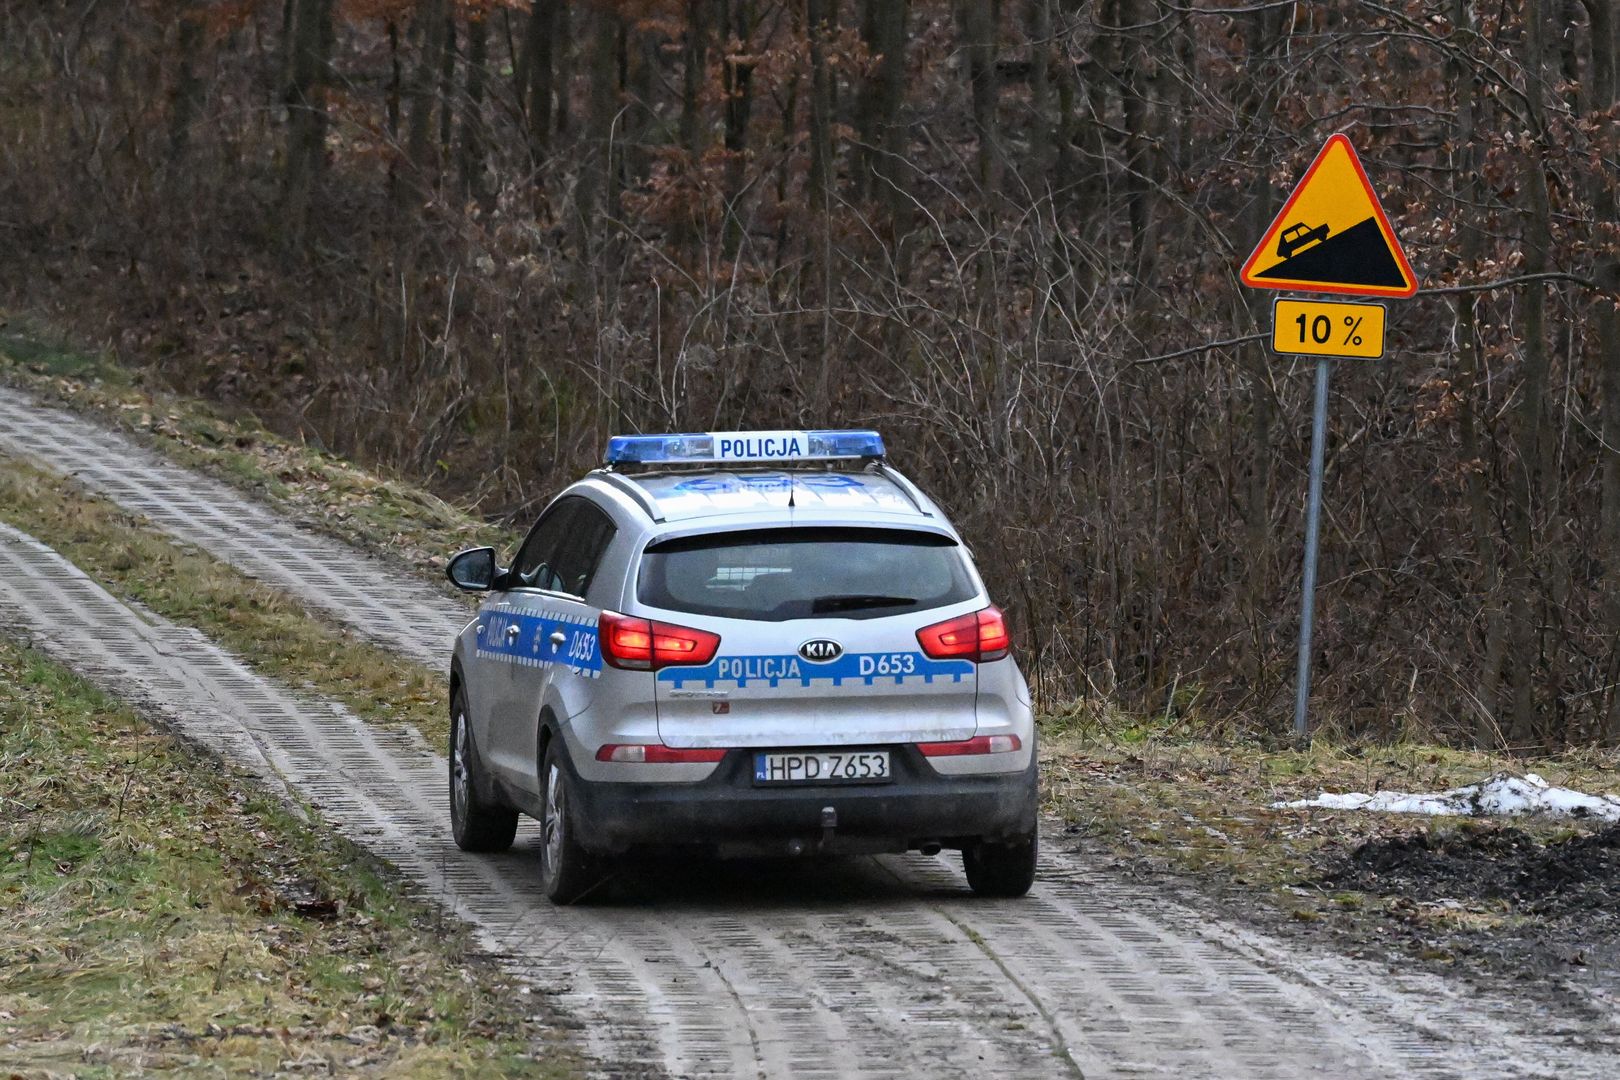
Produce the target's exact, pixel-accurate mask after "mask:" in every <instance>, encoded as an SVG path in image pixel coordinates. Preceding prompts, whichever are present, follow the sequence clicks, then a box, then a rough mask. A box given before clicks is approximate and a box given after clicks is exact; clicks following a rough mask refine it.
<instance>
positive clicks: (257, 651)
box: [0, 457, 449, 746]
mask: <svg viewBox="0 0 1620 1080" xmlns="http://www.w3.org/2000/svg"><path fill="white" fill-rule="evenodd" d="M0 462H3V463H4V468H0V520H3V521H6V522H9V523H10V524H11V525H13V526H15V527H16V528H19V529H21V530H23V531H24V532H27V533H30V534H32V535H33V536H36V537H39V538H41V539H43V540H46V541H47V542H48V543H50V545H51V546H52V547H54V548H55V549H56V550H57V551H59V552H61V553H62V554H63V555H64V556H66V557H67V558H68V559H70V560H71V561H72V562H74V563H75V564H77V565H78V566H79V567H80V568H81V569H82V570H84V571H85V572H86V573H88V574H90V575H91V576H92V577H94V578H95V579H96V580H97V581H99V582H101V584H102V585H103V586H105V587H106V588H108V589H110V590H112V591H113V592H114V593H117V594H120V595H123V596H127V597H130V598H133V599H135V600H138V601H140V602H141V603H142V604H145V605H146V606H147V607H149V608H151V609H152V610H153V611H156V612H157V613H158V614H160V615H163V616H164V617H165V618H168V619H171V620H173V621H174V622H178V623H182V624H184V625H187V626H191V627H195V628H196V629H198V630H200V631H202V632H203V633H205V634H207V635H208V636H209V637H210V638H212V639H213V640H214V641H216V642H218V643H219V644H220V645H222V646H224V647H225V648H227V649H229V650H231V651H232V652H234V653H236V654H237V655H238V656H241V657H243V658H245V659H247V660H248V661H249V662H250V663H251V664H253V666H254V667H256V668H257V669H259V670H260V671H263V672H264V673H266V674H268V675H272V676H274V677H276V678H279V679H280V680H282V681H283V682H286V683H288V684H290V685H293V686H308V687H310V688H312V689H314V690H315V691H316V692H318V693H320V694H322V695H324V696H326V697H329V698H332V699H334V700H337V701H341V702H343V703H344V704H345V705H347V706H348V707H349V708H350V709H352V710H354V712H355V713H356V714H357V715H359V716H360V717H362V718H364V719H365V720H367V721H369V722H372V723H379V724H399V723H408V724H412V725H414V726H415V727H416V728H417V729H418V730H419V731H421V733H422V734H423V736H424V737H426V738H427V739H428V741H429V742H430V743H431V744H432V745H434V746H443V745H444V744H445V741H446V740H447V739H448V737H449V730H448V720H447V719H446V707H445V688H444V680H443V678H442V677H441V676H440V675H439V674H438V673H436V672H432V671H429V670H427V669H426V668H423V667H421V666H419V665H417V664H413V663H411V662H410V661H408V660H404V659H401V658H400V657H397V656H395V655H394V654H392V653H390V652H388V651H387V650H385V649H382V648H379V647H378V646H376V645H372V644H370V643H369V642H367V641H365V640H363V639H361V638H359V637H357V636H356V635H354V634H353V633H351V632H349V631H347V630H343V629H339V628H337V627H334V626H331V625H330V624H328V623H325V622H323V621H321V620H320V619H318V618H316V617H314V616H313V615H310V614H309V613H308V612H306V611H305V610H304V609H303V608H302V607H300V606H299V605H298V604H297V603H296V602H295V601H293V600H291V599H290V598H288V597H287V596H286V595H285V594H283V593H282V592H280V591H279V590H277V589H275V588H272V587H270V586H268V585H264V584H261V583H259V582H256V581H253V580H252V579H250V578H247V577H244V576H243V575H242V574H240V573H238V572H237V571H236V570H234V569H232V568H231V567H230V566H228V565H226V564H225V563H222V562H220V561H218V560H216V559H214V558H212V557H210V556H208V555H204V554H201V553H199V552H197V551H194V550H190V549H187V548H183V547H179V546H176V545H175V544H173V543H172V542H171V541H170V540H169V538H168V537H167V536H165V535H164V534H162V533H159V532H157V531H155V530H153V529H151V528H149V527H147V526H144V525H143V524H141V522H140V520H139V519H137V518H135V517H133V516H131V515H129V514H127V513H125V512H124V511H123V510H121V509H119V508H118V507H117V506H116V505H114V504H113V503H110V502H108V501H107V500H105V499H102V498H100V497H99V496H96V495H94V494H92V493H90V492H87V491H85V490H84V489H82V488H80V487H78V486H77V485H75V484H73V483H72V482H71V481H66V480H64V479H62V478H61V477H58V476H55V475H53V474H51V473H47V472H44V471H42V470H39V469H36V468H33V467H32V466H29V465H27V464H25V463H23V462H19V461H16V460H14V459H10V458H4V457H0Z"/></svg>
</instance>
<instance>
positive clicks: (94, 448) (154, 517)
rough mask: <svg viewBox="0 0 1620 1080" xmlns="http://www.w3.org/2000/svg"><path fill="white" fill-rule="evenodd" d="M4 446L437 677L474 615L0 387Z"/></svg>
mask: <svg viewBox="0 0 1620 1080" xmlns="http://www.w3.org/2000/svg"><path fill="white" fill-rule="evenodd" d="M0 450H3V451H6V452H9V453H12V454H15V455H16V456H18V457H21V458H26V459H28V460H30V461H32V462H34V463H35V464H36V465H38V466H40V467H41V468H44V469H50V470H53V471H55V472H66V473H68V474H69V475H71V476H73V477H74V478H75V479H77V480H78V481H79V482H80V483H82V484H83V485H84V486H85V487H87V488H89V489H90V490H91V491H94V492H96V493H97V494H100V495H103V496H105V497H106V498H108V499H110V500H112V501H113V502H115V503H117V504H118V505H119V506H121V507H123V508H124V509H126V510H129V511H133V512H135V513H139V514H142V515H144V516H145V517H147V518H148V519H149V520H150V521H151V522H152V524H153V525H155V526H157V527H158V528H159V529H162V530H163V531H164V532H167V533H168V534H169V535H171V536H173V537H175V538H176V539H178V540H182V541H184V542H186V543H188V544H191V545H194V546H195V547H198V548H201V549H202V550H204V551H206V552H208V553H209V554H210V555H212V556H214V557H215V558H216V559H219V560H220V561H222V562H226V563H229V564H230V565H231V566H233V567H235V568H236V569H237V570H239V571H241V572H242V573H243V574H245V575H247V576H248V577H251V578H254V579H255V580H258V581H261V582H263V583H265V584H267V585H273V586H275V587H276V588H278V589H281V590H282V591H284V592H286V593H289V594H291V595H293V596H296V597H297V598H298V599H299V600H300V601H302V602H303V603H305V604H306V605H308V606H309V607H311V608H313V609H314V610H317V611H320V612H321V613H323V614H325V615H326V616H327V617H329V618H331V619H333V620H335V621H337V622H339V623H341V624H342V625H344V626H347V627H349V628H350V629H352V630H354V631H355V632H357V633H358V634H360V635H361V636H362V637H365V638H367V639H368V640H370V641H373V642H376V643H377V644H379V645H384V646H386V647H388V648H390V649H392V650H394V651H395V652H398V653H400V654H401V655H403V656H406V657H409V658H410V659H412V660H415V661H416V662H417V663H420V664H425V665H426V666H428V667H430V668H432V669H434V670H435V671H437V670H440V669H443V668H444V667H445V666H446V665H447V664H448V663H449V658H450V646H451V643H452V641H453V639H454V638H455V635H456V633H457V632H458V631H459V630H460V629H461V628H462V627H463V626H465V625H466V624H467V619H468V617H469V612H468V609H467V608H466V607H465V606H464V605H462V604H461V603H459V602H458V601H457V600H456V599H455V598H454V597H452V596H450V595H449V594H448V593H446V592H443V591H441V590H439V589H436V588H434V587H432V586H430V585H428V584H427V583H425V582H423V581H420V580H417V579H415V578H411V577H408V576H407V575H406V574H404V573H402V572H400V571H399V570H397V569H396V568H394V567H392V566H389V565H388V564H387V563H385V562H384V561H383V560H381V559H378V558H375V557H374V556H371V555H367V554H365V553H363V552H359V551H356V550H354V549H353V548H350V547H349V546H348V545H346V544H342V543H340V542H338V541H335V540H332V539H330V538H328V537H326V536H324V535H322V534H320V533H318V532H316V531H315V530H313V529H308V528H304V527H302V526H299V525H295V524H292V523H290V522H288V521H287V520H286V519H285V518H282V517H280V516H278V515H277V514H276V513H275V512H274V511H272V510H270V509H269V508H268V507H266V506H263V505H261V504H259V503H256V502H254V501H252V500H251V499H248V498H247V497H245V496H243V495H242V494H241V493H240V492H238V491H236V490H235V489H233V488H231V487H229V486H228V485H226V484H224V483H221V482H220V481H217V480H214V479H212V478H210V477H206V476H203V475H201V474H199V473H197V472H194V471H192V470H189V469H185V468H182V467H181V466H178V465H175V464H174V463H173V462H170V461H168V460H166V459H165V458H164V457H163V456H162V455H160V454H158V453H157V452H156V451H153V450H149V449H147V448H145V447H143V446H140V445H138V444H136V443H135V442H134V441H133V440H131V439H130V438H128V437H126V436H124V435H122V434H120V433H118V432H114V431H110V430H107V429H105V428H101V427H98V426H96V425H95V424H93V423H90V422H89V421H87V420H85V419H84V418H82V417H79V416H76V415H74V414H73V413H70V412H67V411H66V410H63V409H57V408H51V407H48V406H44V405H40V404H38V403H36V402H34V401H33V400H32V398H31V397H30V396H29V395H27V394H26V393H24V392H23V391H20V390H16V389H13V388H11V387H7V386H3V385H0Z"/></svg>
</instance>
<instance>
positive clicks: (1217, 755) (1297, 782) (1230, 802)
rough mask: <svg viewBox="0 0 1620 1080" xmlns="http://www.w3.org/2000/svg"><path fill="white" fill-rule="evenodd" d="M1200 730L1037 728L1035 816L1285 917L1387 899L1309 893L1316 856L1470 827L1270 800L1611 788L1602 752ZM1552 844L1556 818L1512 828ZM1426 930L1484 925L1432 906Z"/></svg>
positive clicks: (1073, 723)
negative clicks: (1497, 776)
mask: <svg viewBox="0 0 1620 1080" xmlns="http://www.w3.org/2000/svg"><path fill="white" fill-rule="evenodd" d="M1207 726H1208V725H1205V724H1203V723H1195V724H1193V725H1192V726H1191V729H1190V730H1189V727H1188V725H1187V724H1184V723H1182V722H1178V721H1175V720H1168V719H1167V720H1164V721H1144V720H1141V719H1139V718H1133V717H1129V716H1126V715H1122V714H1117V713H1112V712H1109V711H1099V710H1095V709H1079V710H1070V711H1069V712H1067V713H1065V714H1062V715H1057V716H1049V717H1045V718H1043V734H1042V738H1043V744H1042V763H1043V771H1044V777H1043V779H1044V783H1045V800H1046V805H1047V808H1048V809H1049V810H1051V811H1052V812H1053V813H1055V814H1057V815H1059V816H1060V817H1062V818H1063V819H1064V820H1066V821H1067V822H1069V823H1070V824H1071V826H1073V827H1074V828H1076V829H1077V830H1078V831H1079V832H1081V833H1083V834H1085V835H1088V836H1090V837H1092V838H1093V839H1095V840H1097V841H1099V842H1101V843H1102V844H1103V845H1105V846H1106V847H1108V848H1109V849H1111V850H1112V851H1114V852H1115V853H1116V854H1118V855H1119V856H1121V857H1122V858H1126V859H1131V860H1145V861H1147V862H1148V863H1150V864H1152V865H1155V866H1159V867H1162V868H1164V869H1167V870H1172V871H1177V872H1182V873H1189V874H1193V875H1214V876H1215V877H1216V878H1218V879H1219V880H1224V881H1227V882H1230V883H1233V884H1239V885H1245V886H1252V887H1256V888H1258V889H1260V890H1262V891H1264V892H1268V893H1270V894H1271V895H1272V896H1273V897H1274V898H1275V899H1276V900H1277V902H1279V903H1280V904H1281V905H1282V906H1283V907H1284V908H1285V909H1287V910H1288V911H1290V912H1291V913H1293V914H1294V915H1295V917H1298V918H1306V919H1308V918H1312V917H1314V914H1315V913H1317V912H1320V911H1321V910H1323V909H1325V908H1328V907H1341V908H1354V909H1361V908H1366V907H1376V906H1379V905H1383V904H1385V903H1387V901H1384V900H1381V899H1379V898H1375V897H1370V896H1366V895H1363V894H1360V893H1331V894H1330V893H1326V892H1323V891H1322V890H1321V889H1320V888H1318V887H1317V886H1316V885H1314V884H1313V882H1314V879H1315V878H1317V877H1318V876H1319V872H1320V868H1321V866H1322V864H1323V861H1324V858H1325V857H1327V856H1328V855H1330V854H1335V853H1342V852H1345V851H1349V850H1353V849H1354V848H1355V847H1356V846H1357V845H1358V844H1360V843H1361V842H1363V841H1365V840H1369V839H1372V838H1374V837H1377V836H1381V835H1386V834H1388V833H1390V832H1393V831H1409V830H1413V829H1418V828H1425V829H1428V830H1430V831H1431V832H1432V833H1437V834H1440V833H1445V832H1447V831H1450V830H1458V829H1463V830H1466V829H1470V828H1476V827H1478V825H1477V823H1475V822H1473V821H1470V820H1457V819H1445V818H1419V817H1412V816H1406V815H1394V814H1371V813H1353V812H1335V811H1323V810H1314V811H1307V810H1272V809H1270V808H1269V807H1270V804H1271V803H1273V802H1280V801H1285V800H1291V799H1299V798H1308V797H1311V796H1314V795H1316V794H1318V793H1319V792H1321V791H1324V790H1326V791H1336V792H1342V791H1378V790H1403V791H1434V790H1440V789H1444V788H1449V787H1455V786H1459V785H1462V784H1468V783H1473V782H1475V781H1477V780H1480V779H1483V778H1484V777H1486V776H1488V775H1490V774H1492V773H1495V772H1501V771H1512V772H1536V773H1539V774H1541V775H1542V776H1543V777H1545V778H1546V779H1547V780H1549V781H1550V782H1552V783H1555V784H1564V785H1567V786H1571V787H1575V788H1580V789H1582V790H1587V791H1597V792H1609V791H1613V790H1614V789H1615V776H1616V771H1615V770H1616V768H1617V766H1620V759H1617V757H1616V755H1615V754H1613V753H1607V754H1605V753H1599V752H1581V753H1574V754H1568V755H1564V756H1559V757H1542V758H1533V759H1527V758H1507V757H1503V756H1499V755H1493V754H1487V753H1482V752H1479V751H1473V750H1458V749H1454V748H1450V747H1445V746H1436V745H1427V744H1422V743H1397V744H1387V745H1386V744H1363V743H1345V742H1339V741H1335V740H1333V739H1332V738H1331V737H1323V738H1318V739H1317V740H1315V741H1314V742H1313V743H1312V745H1311V746H1310V747H1309V748H1307V749H1296V748H1290V747H1275V746H1267V745H1265V744H1263V743H1261V742H1258V741H1254V740H1247V739H1242V738H1231V739H1217V738H1209V737H1202V736H1201V737H1195V736H1194V735H1193V734H1192V733H1191V732H1192V731H1198V730H1204V729H1206V728H1207ZM1514 824H1515V825H1516V826H1517V827H1519V828H1523V829H1525V830H1527V831H1531V832H1534V833H1538V834H1543V835H1548V836H1551V835H1554V834H1556V833H1557V832H1559V831H1560V830H1567V829H1569V828H1570V825H1569V823H1567V822H1557V821H1534V820H1520V819H1515V822H1514ZM1428 914H1430V915H1432V917H1433V918H1434V919H1436V920H1440V921H1445V920H1450V921H1452V922H1456V921H1457V920H1459V919H1463V920H1466V919H1481V918H1483V919H1486V920H1487V921H1488V920H1489V918H1490V917H1491V916H1489V914H1488V913H1480V912H1474V913H1470V912H1459V911H1455V910H1449V909H1437V910H1435V911H1434V912H1431V913H1428Z"/></svg>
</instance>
